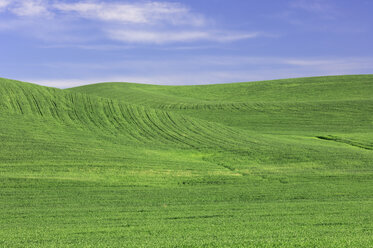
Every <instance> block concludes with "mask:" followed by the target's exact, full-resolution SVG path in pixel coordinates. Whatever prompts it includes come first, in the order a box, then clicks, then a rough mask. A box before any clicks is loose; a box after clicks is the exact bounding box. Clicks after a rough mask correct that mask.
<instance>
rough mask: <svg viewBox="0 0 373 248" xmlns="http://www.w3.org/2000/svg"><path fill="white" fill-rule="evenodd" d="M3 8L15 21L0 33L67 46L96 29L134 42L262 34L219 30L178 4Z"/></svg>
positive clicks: (25, 0) (4, 1)
mask: <svg viewBox="0 0 373 248" xmlns="http://www.w3.org/2000/svg"><path fill="white" fill-rule="evenodd" d="M0 9H3V10H5V11H7V12H8V13H10V14H13V18H9V17H7V18H6V19H5V18H3V19H2V20H1V19H0V22H1V23H2V24H1V25H0V29H2V30H4V29H6V30H11V29H20V31H24V30H25V31H26V32H22V33H26V34H34V36H36V37H38V38H41V39H43V40H45V41H49V42H50V41H53V40H60V41H61V42H60V43H66V42H67V41H68V39H67V38H66V37H72V39H71V41H72V42H74V41H76V40H83V39H80V38H84V39H87V38H88V37H86V36H84V35H83V33H87V32H89V31H90V32H89V33H93V32H92V31H93V30H94V31H95V32H94V33H95V34H96V35H97V37H96V38H97V40H99V39H101V40H102V39H106V40H108V41H120V42H123V43H131V44H134V43H139V44H166V43H178V42H181V43H185V42H195V41H210V42H233V41H237V40H243V39H252V38H256V37H259V36H262V33H261V32H255V31H253V32H240V31H231V30H229V31H227V30H222V29H218V30H217V29H216V27H215V25H213V23H214V22H213V21H212V20H210V19H209V18H207V17H205V16H204V15H202V14H200V13H196V12H195V11H193V10H191V9H190V8H189V7H188V6H186V5H183V4H180V3H175V2H157V1H147V2H130V1H128V2H119V1H118V2H108V1H79V0H78V1H75V2H67V1H58V2H57V1H51V0H12V1H9V0H0ZM0 18H1V15H0ZM46 19H48V21H47V22H46ZM45 23H47V24H48V26H50V27H51V28H47V27H46V25H45ZM55 27H57V28H55ZM62 27H63V28H62ZM22 29H24V30H22ZM53 30H58V31H53ZM60 38H61V39H60ZM91 38H92V42H95V39H94V37H91Z"/></svg>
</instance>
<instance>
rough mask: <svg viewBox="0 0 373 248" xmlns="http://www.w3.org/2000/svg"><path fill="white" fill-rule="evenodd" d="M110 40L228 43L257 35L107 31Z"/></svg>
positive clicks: (205, 32)
mask: <svg viewBox="0 0 373 248" xmlns="http://www.w3.org/2000/svg"><path fill="white" fill-rule="evenodd" d="M108 34H109V36H110V37H111V38H112V39H115V40H119V41H125V42H130V43H156V44H164V43H174V42H190V41H196V40H207V41H218V42H229V41H236V40H242V39H250V38H255V37H257V36H259V33H247V34H244V33H243V34H231V33H229V32H214V31H137V30H120V29H114V30H110V31H108Z"/></svg>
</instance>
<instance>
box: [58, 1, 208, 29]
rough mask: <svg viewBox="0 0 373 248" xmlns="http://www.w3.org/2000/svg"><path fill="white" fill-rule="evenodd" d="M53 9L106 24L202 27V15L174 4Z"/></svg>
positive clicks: (77, 5) (66, 5) (87, 4)
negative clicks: (105, 22) (165, 24)
mask: <svg viewBox="0 0 373 248" xmlns="http://www.w3.org/2000/svg"><path fill="white" fill-rule="evenodd" d="M53 7H54V8H55V9H57V10H60V11H64V12H74V13H76V14H77V15H79V16H80V17H83V18H87V19H92V20H102V21H108V22H121V23H133V24H149V25H156V24H159V23H162V22H165V23H168V24H173V25H180V24H188V25H194V26H201V25H203V24H204V23H205V19H204V17H203V16H202V15H199V14H196V13H192V12H191V10H190V9H189V8H187V7H186V6H184V5H181V4H177V3H168V2H145V3H106V2H95V3H90V2H78V3H57V4H54V5H53Z"/></svg>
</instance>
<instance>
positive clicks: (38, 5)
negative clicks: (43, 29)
mask: <svg viewBox="0 0 373 248" xmlns="http://www.w3.org/2000/svg"><path fill="white" fill-rule="evenodd" d="M7 6H8V8H9V10H10V11H11V12H12V13H13V14H15V15H17V16H20V17H26V16H28V17H35V16H50V15H51V14H52V13H51V12H50V11H49V10H48V3H47V2H46V1H45V0H13V1H8V4H7Z"/></svg>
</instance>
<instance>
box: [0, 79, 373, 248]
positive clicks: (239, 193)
mask: <svg viewBox="0 0 373 248" xmlns="http://www.w3.org/2000/svg"><path fill="white" fill-rule="evenodd" d="M0 217H1V218H0V247H373V75H356V76H332V77H313V78H296V79H286V80H274V81H262V82H248V83H234V84H217V85H202V86H156V85H143V84H132V83H102V84H93V85H87V86H82V87H77V88H71V89H64V90H62V89H56V88H48V87H43V86H39V85H35V84H30V83H25V82H20V81H15V80H10V79H4V78H1V79H0Z"/></svg>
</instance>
